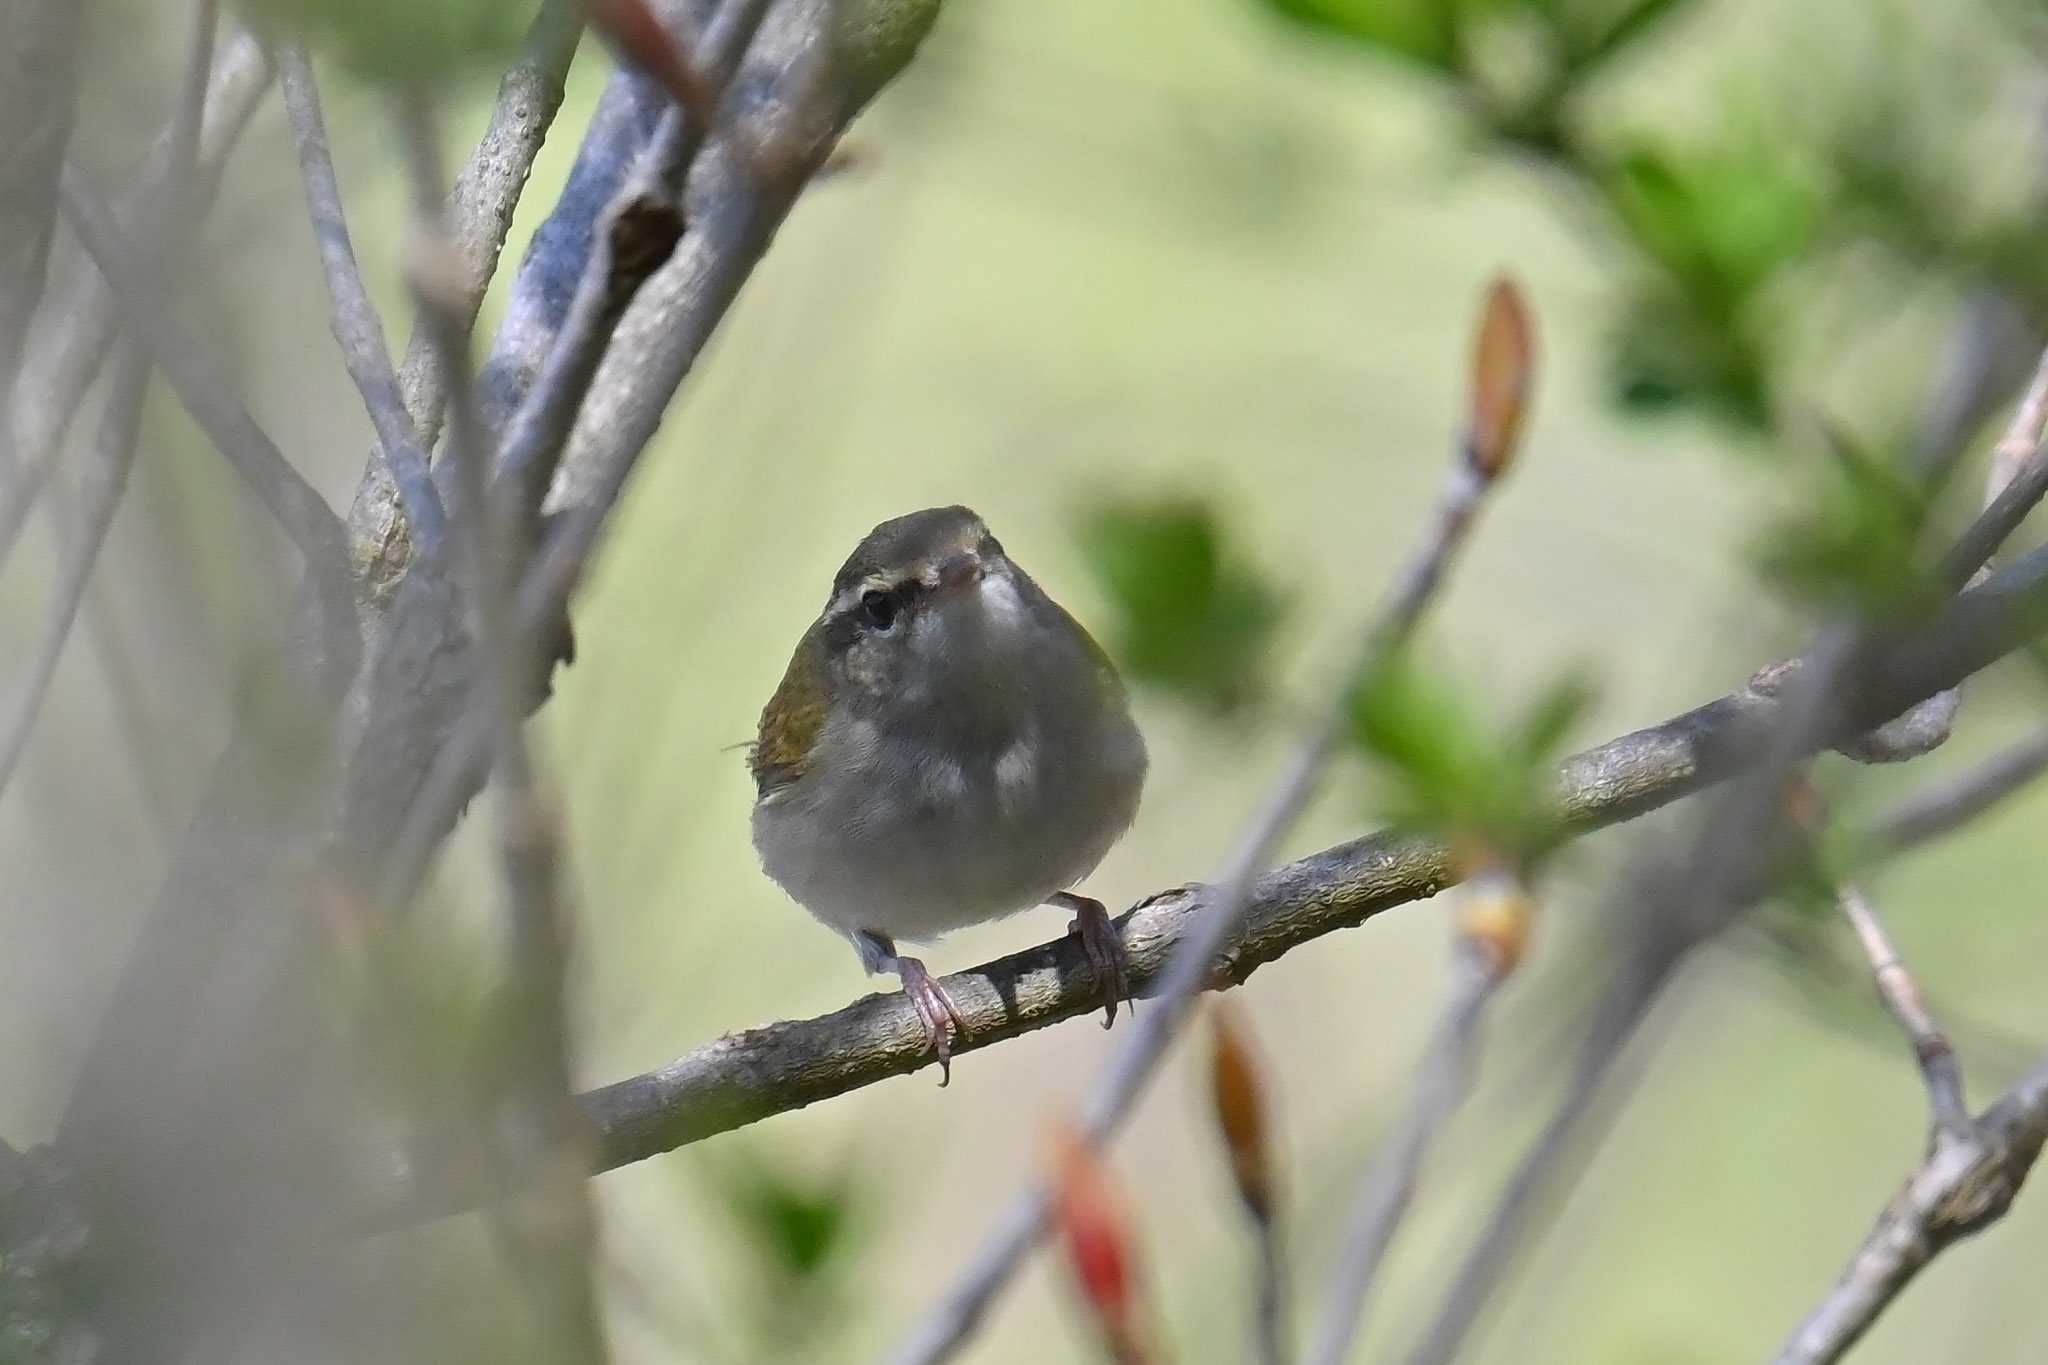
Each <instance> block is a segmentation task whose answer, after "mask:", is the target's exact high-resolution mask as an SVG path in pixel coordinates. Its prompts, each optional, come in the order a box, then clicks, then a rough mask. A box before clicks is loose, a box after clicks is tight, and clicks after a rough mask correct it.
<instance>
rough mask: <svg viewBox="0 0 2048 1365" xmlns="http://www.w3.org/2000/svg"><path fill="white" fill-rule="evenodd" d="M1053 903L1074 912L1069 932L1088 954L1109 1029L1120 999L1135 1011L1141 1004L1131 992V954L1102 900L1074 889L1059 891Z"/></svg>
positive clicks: (1103, 1018)
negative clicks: (1125, 1001) (1126, 950)
mask: <svg viewBox="0 0 2048 1365" xmlns="http://www.w3.org/2000/svg"><path fill="white" fill-rule="evenodd" d="M1052 903H1053V904H1054V905H1064V906H1066V907H1067V908H1068V909H1070V910H1072V911H1073V912H1074V918H1073V920H1072V921H1071V922H1070V923H1069V924H1068V925H1067V932H1068V933H1070V934H1072V935H1074V936H1075V937H1076V938H1078V939H1080V940H1081V951H1082V952H1084V953H1086V954H1087V955H1088V966H1089V968H1090V970H1091V971H1093V972H1094V974H1095V980H1096V983H1097V985H1098V987H1099V988H1100V989H1101V991H1102V994H1103V1002H1102V1011H1103V1013H1102V1026H1103V1027H1104V1028H1108V1027H1109V1026H1110V1025H1111V1024H1114V1023H1115V1022H1116V1006H1117V1002H1118V1001H1119V1000H1127V1001H1129V1002H1130V1005H1131V1010H1132V1011H1133V1012H1134V1013H1135V1012H1136V1010H1137V1008H1138V1003H1137V997H1136V996H1134V995H1132V994H1131V957H1130V954H1129V953H1127V952H1125V951H1124V941H1123V939H1122V938H1120V937H1118V935H1117V932H1116V925H1115V924H1114V923H1113V922H1111V920H1110V918H1109V911H1108V910H1106V909H1104V908H1103V905H1102V902H1101V901H1099V900H1093V899H1091V898H1089V897H1087V896H1077V895H1075V894H1074V893H1073V892H1071V891H1062V892H1060V893H1059V894H1058V895H1056V896H1054V897H1053V898H1052Z"/></svg>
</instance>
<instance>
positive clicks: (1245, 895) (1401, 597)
mask: <svg viewBox="0 0 2048 1365" xmlns="http://www.w3.org/2000/svg"><path fill="white" fill-rule="evenodd" d="M1534 370H1535V339H1534V334H1533V327H1532V324H1531V322H1530V320H1529V316H1528V310H1527V308H1526V306H1525V305H1524V303H1523V302H1522V297H1521V291H1520V290H1519V288H1517V287H1516V286H1515V285H1514V284H1513V283H1512V282H1511V281H1509V280H1507V279H1505V278H1501V279H1496V280H1495V281H1494V282H1493V283H1492V285H1491V286H1490V287H1489V289H1488V290H1487V294H1486V298H1485V302H1484V304H1483V305H1482V307H1481V313H1480V323H1479V327H1478V329H1477V344H1476V346H1475V347H1474V359H1473V364H1472V367H1471V377H1470V381H1469V384H1468V388H1469V391H1470V400H1469V406H1468V417H1467V422H1466V429H1465V430H1464V431H1463V432H1462V433H1461V439H1460V442H1459V444H1458V446H1457V448H1456V452H1455V455H1454V458H1453V459H1452V461H1451V468H1450V471H1449V478H1448V480H1447V482H1446V487H1445V489H1444V492H1443V494H1442V497H1441V500H1440V501H1439V503H1438V506H1437V509H1436V515H1435V517H1434V518H1433V519H1432V520H1431V522H1430V524H1429V528H1428V531H1427V533H1426V534H1425V535H1424V537H1423V540H1422V543H1421V544H1420V545H1419V546H1417V547H1416V549H1415V551H1414V553H1412V554H1411V555H1410V556H1409V558H1408V559H1407V561H1406V562H1405V563H1404V564H1403V566H1402V569H1401V572H1400V574H1399V575H1398V576H1397V577H1396V578H1395V580H1394V584H1393V590H1392V592H1390V593H1389V594H1388V596H1387V598H1386V600H1385V601H1384V602H1382V603H1380V604H1378V606H1377V608H1376V609H1375V611H1374V612H1373V614H1372V615H1371V616H1370V617H1368V618H1367V621H1366V624H1365V628H1364V630H1363V631H1362V632H1361V636H1360V643H1359V645H1358V652H1357V657H1356V658H1355V659H1354V661H1353V662H1352V665H1351V667H1350V669H1349V671H1347V672H1346V673H1344V674H1343V675H1342V676H1341V677H1339V678H1338V680H1337V683H1336V686H1335V687H1334V688H1333V689H1332V692H1331V694H1330V696H1329V697H1328V699H1327V700H1326V701H1324V703H1323V704H1322V708H1321V711H1320V713H1319V714H1318V715H1317V716H1316V718H1315V720H1314V721H1313V727H1314V728H1313V730H1312V732H1311V733H1310V736H1309V738H1308V739H1307V741H1306V742H1305V743H1304V744H1303V745H1302V746H1301V748H1300V750H1299V752H1298V753H1297V754H1296V755H1295V756H1294V758H1293V759H1292V760H1291V761H1290V762H1289V764H1288V766H1287V768H1286V770H1285V771H1284V772H1283V774H1282V775H1281V778H1280V780H1279V782H1278V783H1277V784H1276V785H1275V786H1274V788H1273V789H1272V791H1271V792H1270V794H1269V795H1268V796H1267V797H1266V798H1265V799H1264V801H1263V802H1262V803H1261V804H1260V806H1259V808H1258V810H1257V811H1256V812H1255V813H1254V815H1253V817H1252V820H1251V822H1250V824H1249V825H1248V826H1247V827H1246V829H1245V832H1244V833H1243V834H1242V835H1241V836H1240V838H1239V841H1238V843H1237V846H1236V847H1235V848H1234V849H1233V850H1232V852H1231V854H1230V856H1229V858H1228V860H1227V861H1226V862H1225V863H1224V866H1223V869H1222V871H1221V873H1220V875H1219V876H1218V878H1217V886H1216V887H1215V888H1214V891H1213V894H1211V895H1208V896H1205V897H1204V898H1203V904H1202V907H1201V909H1200V911H1199V912H1198V917H1197V918H1196V919H1195V920H1194V922H1193V923H1192V924H1191V925H1190V927H1189V932H1188V933H1187V935H1186V940H1185V941H1184V942H1182V943H1180V944H1179V945H1178V946H1177V947H1176V948H1175V950H1174V955H1173V957H1172V958H1171V959H1170V960H1169V961H1168V963H1167V968H1166V973H1165V975H1164V976H1163V977H1162V978H1161V980H1160V982H1159V983H1158V989H1157V991H1156V992H1155V994H1156V995H1157V997H1158V1003H1157V1004H1156V1005H1155V1007H1154V1008H1152V1009H1150V1010H1148V1011H1146V1012H1145V1013H1144V1014H1143V1015H1141V1016H1139V1017H1138V1019H1137V1020H1135V1021H1134V1023H1133V1024H1132V1027H1131V1032H1130V1035H1129V1036H1128V1037H1127V1038H1126V1039H1125V1040H1124V1044H1123V1046H1122V1047H1121V1048H1120V1049H1119V1050H1117V1051H1116V1052H1115V1053H1114V1054H1113V1055H1112V1056H1111V1058H1110V1060H1109V1062H1108V1064H1107V1065H1106V1066H1105V1067H1104V1069H1103V1071H1102V1074H1101V1076H1100V1077H1099V1078H1098V1080H1097V1082H1096V1084H1095V1086H1094V1087H1093V1089H1092V1090H1091V1091H1090V1093H1089V1096H1088V1100H1087V1103H1086V1106H1085V1107H1084V1108H1083V1110H1082V1117H1081V1133H1082V1136H1083V1139H1084V1140H1085V1141H1087V1142H1089V1143H1091V1144H1093V1145H1097V1146H1099V1145H1100V1144H1101V1143H1103V1142H1104V1141H1106V1140H1107V1139H1108V1137H1109V1135H1110V1133H1112V1132H1113V1131H1114V1130H1115V1129H1116V1127H1117V1126H1118V1125H1119V1124H1120V1123H1121V1122H1122V1121H1123V1120H1124V1118H1125V1117H1126V1116H1128V1115H1129V1113H1130V1111H1131V1109H1132V1107H1133V1106H1135V1104H1136V1103H1137V1098H1138V1095H1139V1093H1140V1092H1141V1091H1142V1090H1143V1089H1144V1087H1145V1085H1146V1083H1147V1082H1148V1081H1149V1080H1150V1078H1151V1076H1152V1073H1153V1072H1154V1071H1155V1070H1156V1069H1157V1067H1158V1065H1159V1061H1160V1059H1161V1058H1162V1057H1163V1056H1164V1055H1165V1053H1166V1048H1167V1046H1168V1044H1169V1043H1171V1042H1172V1040H1173V1035H1174V1031H1175V1029H1176V1028H1177V1027H1178V1025H1179V1023H1180V1021H1181V1019H1182V1018H1184V1017H1185V1015H1186V1014H1187V1011H1188V1007H1189V1002H1190V1001H1191V1000H1192V999H1193V998H1194V996H1195V995H1197V994H1198V993H1200V991H1201V990H1202V989H1203V988H1204V987H1205V986H1206V985H1207V984H1208V983H1209V981H1210V980H1211V976H1212V969H1213V964H1214V961H1215V958H1216V956H1217V954H1218V952H1219V951H1221V950H1222V949H1223V947H1224V945H1225V944H1226V943H1228V942H1229V941H1230V939H1231V937H1232V935H1233V934H1234V933H1236V932H1237V930H1238V927H1239V925H1240V923H1241V922H1242V921H1243V920H1244V918H1245V915H1246V913H1247V912H1248V910H1249V909H1250V906H1251V899H1252V894H1253V888H1254V882H1255V879H1256V878H1257V877H1258V875H1259V873H1260V872H1261V871H1262V870H1264V869H1266V868H1267V867H1269V866H1270V864H1271V861H1272V857H1273V853H1274V851H1275V849H1276V848H1277V846H1278V845H1279V842H1280V840H1281V838H1282V837H1284V836H1285V834H1286V832H1287V831H1288V830H1289V829H1290V828H1291V827H1292V826H1293V824H1294V822H1295V821H1296V820H1297V819H1298V818H1300V815H1301V812H1302V811H1303V810H1304V809H1305V808H1306V807H1307V805H1308V802H1309V800H1310V798H1311V797H1312V796H1313V795H1314V794H1315V791H1316V789H1317V787H1318V786H1319V785H1320V784H1321V781H1322V775H1323V773H1324V771H1325V770H1326V769H1327V768H1328V766H1329V764H1330V763H1331V762H1332V761H1333V760H1334V759H1335V758H1336V756H1337V754H1338V752H1339V749H1340V746H1341V743H1342V740H1343V738H1344V735H1345V733H1346V728H1347V726H1348V724H1349V720H1350V708H1351V703H1352V700H1353V697H1354V695H1355V694H1356V692H1357V691H1358V689H1359V688H1361V687H1363V686H1366V685H1367V684H1368V682H1369V681H1370V680H1371V679H1372V678H1373V677H1374V676H1375V675H1376V674H1377V673H1379V672H1380V671H1381V670H1383V669H1384V668H1386V667H1387V666H1388V665H1389V664H1390V663H1392V662H1393V661H1394V660H1395V658H1396V657H1397V656H1398V654H1399V652H1400V650H1401V649H1402V648H1403V647H1404V646H1405V645H1406V644H1407V642H1408V640H1409V638H1410V637H1411V636H1412V635H1413V634H1414V631H1415V626H1416V624H1417V622H1419V621H1420V620H1421V619H1422V615H1423V613H1424V612H1425V611H1426V610H1427V609H1428V608H1429V606H1430V605H1431V603H1432V602H1433V601H1434V599H1435V598H1436V596H1437V590H1438V589H1439V588H1440V587H1441V586H1442V584H1443V582H1444V579H1445V576H1446V575H1447V574H1448V573H1449V571H1450V569H1451V567H1452V566H1453V564H1454V563H1455V562H1456V560H1457V558H1458V554H1459V552H1460V551H1461V550H1462V549H1463V548H1464V545H1465V542H1466V540H1467V538H1468V536H1469V535H1470V532H1471V529H1472V525H1473V523H1474V521H1475V519H1476V518H1477V517H1478V515H1479V511H1480V509H1481V507H1482V506H1483V505H1484V503H1485V501H1486V498H1487V495H1488V494H1489V493H1490V492H1492V491H1493V489H1494V488H1495V487H1496V486H1497V484H1498V482H1499V480H1500V478H1501V476H1502V475H1503V474H1505V473H1506V472H1507V470H1508V468H1509V466H1510V464H1511V463H1512V461H1513V459H1514V455H1515V452H1516V449H1517V447H1518V444H1519V437H1520V431H1521V427H1522V423H1523V419H1524V417H1525V415H1526V412H1527V408H1528V404H1529V399H1530V389H1531V387H1532V385H1533V377H1534ZM970 1026H971V1025H970ZM1052 1194H1053V1191H1052V1189H1051V1188H1050V1186H1049V1185H1047V1184H1046V1183H1045V1182H1044V1181H1042V1180H1040V1181H1035V1182H1034V1183H1032V1184H1031V1185H1028V1186H1027V1187H1026V1188H1025V1190H1024V1191H1023V1192H1022V1193H1021V1194H1020V1195H1019V1196H1018V1197H1017V1198H1016V1200H1015V1201H1014V1202H1013V1203H1011V1204H1010V1205H1009V1206H1008V1207H1007V1208H1006V1209H1005V1211H1004V1212H1003V1214H1002V1215H1001V1216H1000V1218H999V1219H998V1221H997V1224H996V1227H995V1230H994V1231H993V1232H992V1233H991V1234H990V1235H989V1236H988V1238H987V1239H986V1240H985V1241H984V1242H983V1244H982V1247H981V1249H980V1250H979V1251H978V1252H977V1253H976V1254H975V1255H974V1257H973V1258H972V1259H971V1260H970V1261H969V1263H968V1265H967V1267H966V1269H965V1270H964V1271H963V1272H962V1273H961V1274H960V1275H959V1276H958V1277H957V1278H956V1279H955V1280H954V1281H953V1282H952V1283H951V1284H950V1285H949V1286H948V1288H947V1289H946V1290H945V1292H944V1293H943V1294H942V1296H941V1297H940V1299H939V1302H938V1303H937V1304H936V1305H934V1307H933V1308H932V1309H931V1311H930V1312H929V1313H927V1314H926V1315H925V1316H924V1317H923V1318H921V1319H920V1320H919V1321H918V1323H917V1324H915V1325H914V1326H913V1328H912V1329H911V1333H910V1337H909V1340H908V1341H907V1342H906V1344H905V1345H904V1346H903V1348H902V1349H901V1351H900V1352H899V1353H898V1354H897V1355H896V1356H895V1357H894V1358H895V1359H897V1360H899V1361H903V1362H917V1363H918V1365H933V1362H937V1361H941V1360H945V1359H948V1358H950V1357H951V1356H952V1355H953V1354H954V1352H956V1351H957V1350H958V1349H959V1348H960V1346H961V1345H962V1344H964V1343H965V1341H966V1340H967V1338H968V1336H969V1335H970V1334H971V1333H972V1332H973V1330H974V1328H975V1325H976V1324H977V1323H978V1322H979V1321H980V1319H981V1316H982V1314H983V1313H985V1312H986V1311H987V1308H988V1305H989V1304H990V1303H991V1302H993V1301H994V1298H995V1295H996V1294H997V1292H998V1291H999V1290H1000V1289H1001V1288H1002V1286H1003V1285H1004V1284H1005V1283H1007V1282H1008V1281H1009V1280H1010V1278H1011V1277H1012V1276H1014V1275H1015V1273H1016V1271H1017V1268H1018V1267H1019V1266H1020V1265H1021V1264H1022V1262H1023V1259H1024V1256H1025V1254H1026V1253H1027V1252H1028V1251H1029V1250H1030V1249H1031V1247H1032V1245H1033V1244H1034V1243H1035V1242H1036V1241H1037V1240H1038V1239H1039V1237H1040V1236H1042V1235H1043V1232H1044V1228H1045V1226H1046V1221H1047V1217H1048V1215H1049V1213H1050V1211H1051V1206H1052Z"/></svg>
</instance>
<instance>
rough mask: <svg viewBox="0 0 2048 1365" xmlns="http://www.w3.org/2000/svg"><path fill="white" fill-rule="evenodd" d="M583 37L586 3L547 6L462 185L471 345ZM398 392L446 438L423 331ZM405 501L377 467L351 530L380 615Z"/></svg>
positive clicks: (454, 233)
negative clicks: (486, 293) (400, 503)
mask: <svg viewBox="0 0 2048 1365" xmlns="http://www.w3.org/2000/svg"><path fill="white" fill-rule="evenodd" d="M582 33H583V5H582V0H543V3H542V5H541V7H540V12H539V14H537V15H536V16H535V18H534V21H533V24H532V26H531V27H530V28H529V29H528V30H527V33H526V39H525V42H524V43H523V44H522V46H521V49H520V54H519V58H518V60H516V61H515V62H514V63H513V64H512V66H511V67H510V68H508V69H507V71H506V72H505V76H504V79H503V80H501V81H500V82H499V85H498V93H497V98H496V99H495V101H494V102H493V103H492V106H491V115H490V120H489V123H488V125H487V126H486V127H485V129H484V134H483V137H482V138H481V139H479V140H478V142H477V145H476V148H475V150H474V151H473V152H471V154H470V157H469V160H468V161H467V162H466V163H465V164H464V166H463V168H462V170H461V171H460V173H458V174H457V176H456V179H455V188H454V191H453V192H452V193H451V194H450V196H449V204H448V223H449V234H450V237H451V238H452V240H453V242H454V245H455V254H456V257H457V259H459V260H460V262H461V264H462V270H461V274H460V278H461V291H460V301H461V306H460V309H459V315H460V317H461V319H462V326H463V332H464V333H465V335H467V333H468V332H469V330H470V329H471V328H472V327H474V326H475V324H476V316H477V311H478V309H479V308H480V307H481V306H482V303H483V296H484V291H485V289H486V288H487V287H488V285H489V284H490V281H491V278H492V276H493V275H494V274H495V273H496V271H497V266H498V257H499V254H500V252H501V251H502V250H503V248H504V245H505V239H506V237H507V235H508V234H509V233H510V232H511V230H512V216H513V213H514V211H515V210H516V209H517V208H518V205H519V200H520V196H521V192H522V191H523V190H524V189H525V187H526V181H527V177H528V176H529V175H530V174H531V173H532V170H533V164H534V161H535V159H536V158H537V157H538V156H539V155H540V149H541V146H542V144H543V143H544V141H545V140H546V138H547V134H548V130H549V128H550V127H551V126H552V125H553V123H554V119H555V114H556V112H557V110H559V109H560V107H561V103H562V97H563V88H564V87H563V82H564V80H565V78H566V76H567V74H568V70H569V65H570V63H571V62H572V61H573V60H574V58H575V55H576V48H577V46H578V43H579V41H580V39H581V37H582ZM398 383H399V388H400V390H401V391H402V392H403V393H404V395H405V405H406V409H407V411H408V412H409V413H410V414H411V417H412V421H413V424H414V426H415V427H416V428H417V429H418V431H419V434H420V444H421V445H422V446H424V447H426V448H428V449H431V448H432V447H433V445H434V442H435V440H436V438H437V437H438V436H439V435H440V431H441V419H442V412H443V408H444V405H445V403H446V401H447V386H446V380H445V378H444V376H443V375H442V372H441V368H440V361H439V359H438V357H437V355H436V353H435V349H434V346H433V344H432V342H431V341H430V339H429V338H428V337H427V336H426V335H425V334H424V332H422V331H418V330H416V331H415V333H414V335H413V337H412V339H411V341H410V343H409V344H408V345H407V347H406V352H405V361H404V363H403V365H401V366H400V368H399V372H398ZM396 501H397V490H396V488H395V487H394V486H393V484H392V482H391V480H390V478H389V476H388V475H387V473H386V471H385V469H384V465H383V462H382V461H379V460H376V459H372V460H370V461H369V463H368V464H367V465H366V466H365V468H364V470H363V475H362V478H361V480H360V481H359V482H358V484H357V486H356V493H355V498H354V501H353V503H352V504H351V506H350V508H349V517H348V522H349V538H350V545H351V552H352V554H353V555H354V557H355V562H356V565H357V568H358V570H359V577H360V580H361V583H362V586H363V591H364V593H365V595H366V596H367V598H368V599H369V601H370V603H371V604H372V605H373V606H376V605H379V604H382V603H384V602H386V601H388V599H389V597H390V594H391V591H392V589H393V588H394V587H395V585H396V583H397V581H398V577H399V575H400V574H402V572H403V571H404V568H405V565H406V564H407V562H408V561H409V558H410V556H411V553H412V542H411V538H410V536H409V535H408V533H407V529H406V524H405V521H402V520H401V519H400V518H399V517H398V515H397V512H398V510H399V509H398V508H397V506H396ZM408 519H409V514H408Z"/></svg>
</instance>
